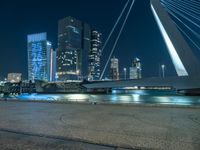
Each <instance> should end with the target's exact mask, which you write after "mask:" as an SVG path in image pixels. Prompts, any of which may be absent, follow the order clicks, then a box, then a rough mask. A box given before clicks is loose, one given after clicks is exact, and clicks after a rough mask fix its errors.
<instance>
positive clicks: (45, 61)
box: [27, 33, 52, 81]
mask: <svg viewBox="0 0 200 150" xmlns="http://www.w3.org/2000/svg"><path fill="white" fill-rule="evenodd" d="M27 40H28V43H27V45H28V79H29V80H32V81H34V80H47V81H50V76H51V75H50V71H51V49H52V44H51V43H50V42H49V41H47V34H46V33H37V34H31V35H28V38H27Z"/></svg>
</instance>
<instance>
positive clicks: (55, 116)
mask: <svg viewBox="0 0 200 150" xmlns="http://www.w3.org/2000/svg"><path fill="white" fill-rule="evenodd" d="M199 135H200V109H199V108H198V107H194V108H193V107H188V108H187V107H170V106H161V107H157V106H148V105H121V104H117V105H113V104H112V105H111V104H107V105H103V104H96V105H95V104H86V103H84V104H83V103H48V102H18V101H0V149H14V150H15V149H20V150H26V149H29V150H36V149H37V150H39V149H41V150H42V149H58V150H61V149H77V150H82V149H83V150H86V149H88V150H93V149H95V150H96V149H106V150H114V149H118V150H121V149H124V150H125V149H145V150H146V149H166V150H199V149H200V136H199Z"/></svg>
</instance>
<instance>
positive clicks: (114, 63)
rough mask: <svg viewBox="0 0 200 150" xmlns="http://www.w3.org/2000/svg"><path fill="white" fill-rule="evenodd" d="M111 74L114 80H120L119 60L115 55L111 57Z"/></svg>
mask: <svg viewBox="0 0 200 150" xmlns="http://www.w3.org/2000/svg"><path fill="white" fill-rule="evenodd" d="M110 76H111V79H112V80H119V60H118V59H117V58H115V57H114V58H112V59H111V64H110Z"/></svg>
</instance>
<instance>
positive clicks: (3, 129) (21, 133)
mask: <svg viewBox="0 0 200 150" xmlns="http://www.w3.org/2000/svg"><path fill="white" fill-rule="evenodd" d="M0 132H7V133H13V134H20V135H24V136H32V137H39V138H47V139H54V140H62V141H72V142H79V143H83V144H90V145H97V146H103V147H109V148H113V149H116V150H117V149H124V150H143V148H137V147H135V148H132V147H127V146H115V145H111V144H103V143H102V144H101V143H95V142H91V141H87V140H83V139H78V138H67V137H62V136H53V135H45V134H36V133H31V132H22V131H16V130H11V129H5V128H0ZM145 150H147V149H145Z"/></svg>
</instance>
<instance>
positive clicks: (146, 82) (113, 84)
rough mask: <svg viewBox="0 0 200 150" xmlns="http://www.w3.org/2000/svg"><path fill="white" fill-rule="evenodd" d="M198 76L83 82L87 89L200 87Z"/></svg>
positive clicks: (183, 88)
mask: <svg viewBox="0 0 200 150" xmlns="http://www.w3.org/2000/svg"><path fill="white" fill-rule="evenodd" d="M199 81H200V78H194V77H193V78H190V77H168V78H156V77H153V78H143V79H139V80H119V81H102V82H101V81H99V82H91V83H87V84H83V86H84V87H86V88H87V89H98V88H124V87H134V86H140V87H173V88H175V89H177V90H187V89H198V88H200V82H199Z"/></svg>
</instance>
